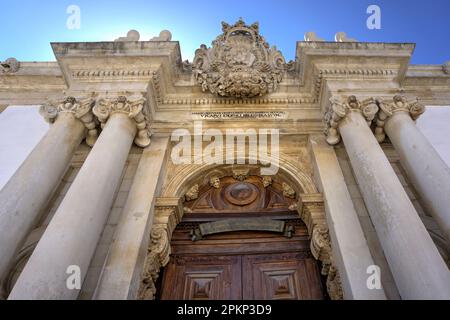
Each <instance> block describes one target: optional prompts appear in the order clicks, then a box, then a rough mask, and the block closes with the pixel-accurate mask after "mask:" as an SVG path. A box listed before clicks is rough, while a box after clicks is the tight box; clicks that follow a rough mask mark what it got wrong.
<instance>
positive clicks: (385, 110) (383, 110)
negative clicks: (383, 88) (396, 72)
mask: <svg viewBox="0 0 450 320" xmlns="http://www.w3.org/2000/svg"><path fill="white" fill-rule="evenodd" d="M377 104H378V105H379V106H380V112H379V113H378V115H377V127H376V128H375V137H376V138H377V140H378V142H380V143H381V142H383V141H384V139H385V138H386V134H385V132H384V124H385V122H386V119H388V118H389V117H391V116H393V115H394V114H396V113H400V112H402V113H408V114H409V115H410V116H411V118H412V119H413V120H414V121H415V120H416V119H417V118H419V117H420V116H421V115H422V114H423V113H424V112H425V106H424V105H423V104H421V103H420V102H419V99H418V98H416V99H415V100H413V101H408V100H407V99H406V97H404V96H402V95H396V96H394V98H393V99H392V102H388V101H385V100H383V99H381V98H380V99H377Z"/></svg>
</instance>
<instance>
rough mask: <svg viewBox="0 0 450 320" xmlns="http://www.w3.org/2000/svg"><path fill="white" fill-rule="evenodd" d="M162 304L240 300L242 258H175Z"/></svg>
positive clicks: (165, 281)
mask: <svg viewBox="0 0 450 320" xmlns="http://www.w3.org/2000/svg"><path fill="white" fill-rule="evenodd" d="M161 299H163V300H240V299H242V289H241V257H240V256H220V257H219V256H190V257H175V258H173V259H172V261H171V262H170V265H169V266H168V268H167V271H166V273H165V275H164V281H163V289H162V297H161Z"/></svg>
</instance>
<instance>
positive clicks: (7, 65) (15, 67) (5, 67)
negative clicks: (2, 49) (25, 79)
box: [0, 58, 20, 74]
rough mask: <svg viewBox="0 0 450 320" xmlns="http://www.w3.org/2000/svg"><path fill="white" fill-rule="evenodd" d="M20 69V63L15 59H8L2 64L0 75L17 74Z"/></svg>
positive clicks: (0, 64) (0, 65)
mask: <svg viewBox="0 0 450 320" xmlns="http://www.w3.org/2000/svg"><path fill="white" fill-rule="evenodd" d="M19 69H20V62H19V61H17V60H16V59H15V58H8V59H6V60H5V61H3V62H1V63H0V73H4V74H6V73H16V72H17V71H19Z"/></svg>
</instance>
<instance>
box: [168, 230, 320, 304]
mask: <svg viewBox="0 0 450 320" xmlns="http://www.w3.org/2000/svg"><path fill="white" fill-rule="evenodd" d="M302 232H303V231H302V229H299V228H298V229H297V232H296V235H294V237H293V238H292V239H287V238H285V237H283V236H282V235H273V234H269V233H248V232H241V233H234V234H230V235H220V236H214V237H211V238H209V239H206V240H202V241H199V242H196V243H192V242H191V241H189V240H187V239H186V238H188V237H187V235H186V234H184V235H183V232H182V231H180V232H176V233H175V234H174V239H173V241H172V250H173V255H172V257H171V260H170V262H169V264H168V265H167V266H166V268H165V270H164V274H163V278H162V283H161V292H160V298H161V299H162V300H278V299H279V300H309V299H324V290H323V287H322V286H323V285H322V279H321V276H320V272H319V266H318V264H317V261H316V260H315V259H314V258H313V257H312V256H311V253H310V251H309V241H305V240H304V235H302V234H299V233H302Z"/></svg>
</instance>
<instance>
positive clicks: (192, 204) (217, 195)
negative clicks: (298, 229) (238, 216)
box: [184, 175, 296, 213]
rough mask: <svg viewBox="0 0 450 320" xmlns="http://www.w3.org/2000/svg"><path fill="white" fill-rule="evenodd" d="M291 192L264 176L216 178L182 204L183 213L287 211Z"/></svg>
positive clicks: (290, 201)
mask: <svg viewBox="0 0 450 320" xmlns="http://www.w3.org/2000/svg"><path fill="white" fill-rule="evenodd" d="M295 194H296V193H295V191H294V190H293V189H292V188H290V189H289V193H286V188H283V183H282V182H279V181H277V179H276V178H275V179H272V178H270V179H269V178H268V177H259V176H251V175H234V176H228V177H222V178H218V177H217V176H213V177H212V178H211V179H210V180H209V183H206V184H204V185H203V186H201V187H200V188H199V193H198V197H197V198H196V199H192V201H187V202H185V203H184V206H185V208H186V209H185V212H187V213H220V212H230V213H231V212H241V211H247V212H248V211H253V212H264V211H272V212H273V210H280V211H283V210H284V211H286V210H289V206H290V205H291V204H292V203H294V202H295V199H294V198H295Z"/></svg>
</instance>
